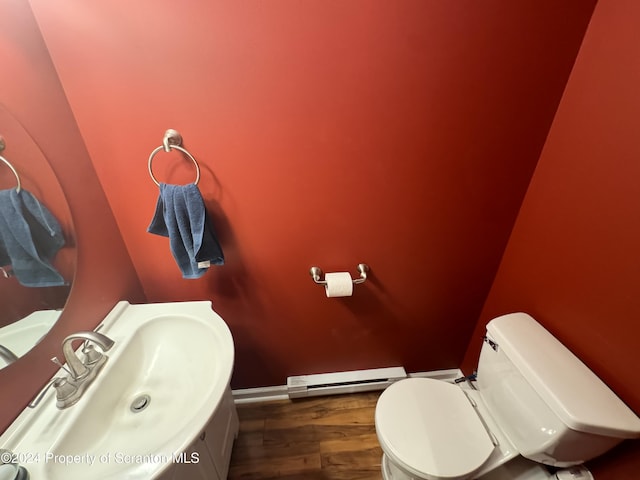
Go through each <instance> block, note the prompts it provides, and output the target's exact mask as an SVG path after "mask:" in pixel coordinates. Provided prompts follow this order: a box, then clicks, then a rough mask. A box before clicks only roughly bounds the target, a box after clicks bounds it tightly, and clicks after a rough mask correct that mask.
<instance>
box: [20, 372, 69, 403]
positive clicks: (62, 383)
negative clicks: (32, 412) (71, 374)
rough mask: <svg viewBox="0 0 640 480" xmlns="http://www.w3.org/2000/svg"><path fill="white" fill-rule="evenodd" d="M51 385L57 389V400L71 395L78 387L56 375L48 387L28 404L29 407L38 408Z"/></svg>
mask: <svg viewBox="0 0 640 480" xmlns="http://www.w3.org/2000/svg"><path fill="white" fill-rule="evenodd" d="M65 370H66V369H65ZM51 387H53V388H55V389H56V400H57V402H60V401H63V400H66V399H67V398H69V397H70V396H71V395H73V394H74V393H75V391H76V390H77V389H78V388H77V387H76V386H75V385H73V384H71V383H70V382H69V381H68V380H67V379H66V378H62V377H55V378H54V379H53V380H51V381H50V382H49V383H48V384H47V386H46V387H44V388H43V389H42V391H41V392H40V393H39V394H38V396H37V397H36V398H35V399H34V400H33V401H32V402H31V403H30V404H29V405H27V407H29V408H36V407H37V406H38V405H39V404H40V402H41V401H42V399H43V398H44V396H45V395H46V394H47V392H48V391H49V389H50V388H51Z"/></svg>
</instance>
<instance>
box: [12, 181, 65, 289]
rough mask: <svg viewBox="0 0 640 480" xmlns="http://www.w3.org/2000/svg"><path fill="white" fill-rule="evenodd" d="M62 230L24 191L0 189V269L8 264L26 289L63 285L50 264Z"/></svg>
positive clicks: (58, 246)
mask: <svg viewBox="0 0 640 480" xmlns="http://www.w3.org/2000/svg"><path fill="white" fill-rule="evenodd" d="M64 243H65V241H64V236H63V235H62V228H61V227H60V224H59V223H58V221H57V220H56V219H55V217H54V216H53V215H52V214H51V212H50V211H49V210H47V208H46V207H45V206H44V205H42V204H41V203H40V202H39V201H38V199H36V197H34V196H33V195H32V194H31V193H29V192H28V191H26V190H25V189H24V188H23V189H21V190H20V191H19V192H18V191H16V189H15V188H12V189H10V190H0V266H3V265H11V266H12V268H13V273H14V274H15V276H16V278H17V279H18V282H20V284H22V285H24V286H26V287H53V286H59V285H66V284H67V283H66V282H65V280H64V278H62V275H60V273H58V271H57V270H56V269H55V268H54V267H53V265H51V261H52V260H53V258H54V257H55V256H56V253H58V250H60V248H62V246H63V245H64Z"/></svg>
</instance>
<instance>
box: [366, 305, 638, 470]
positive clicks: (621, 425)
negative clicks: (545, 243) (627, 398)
mask: <svg viewBox="0 0 640 480" xmlns="http://www.w3.org/2000/svg"><path fill="white" fill-rule="evenodd" d="M375 425H376V433H377V436H378V440H379V443H380V446H381V448H382V451H383V452H384V455H383V458H382V474H383V478H384V479H385V480H445V479H446V480H465V479H475V478H483V477H484V478H487V479H502V478H512V479H515V478H517V479H518V480H519V479H523V480H525V479H526V480H533V479H535V480H537V479H546V478H551V476H550V475H551V474H550V473H549V471H548V470H547V469H546V468H544V467H542V465H541V464H544V465H549V466H553V467H571V466H574V465H579V464H581V463H583V462H584V461H587V460H590V459H591V458H594V457H596V456H598V455H600V454H602V453H604V452H606V451H607V450H609V449H610V448H612V447H613V446H615V445H617V444H618V443H620V442H621V441H622V440H623V439H625V438H639V437H640V419H639V418H638V417H637V416H636V415H635V413H633V411H631V410H630V409H629V407H627V406H626V405H625V404H624V403H623V402H622V401H621V400H620V399H619V398H618V397H617V396H616V395H615V394H614V393H613V392H612V391H611V390H610V389H609V388H608V387H607V386H606V385H605V384H604V383H603V382H602V381H601V380H600V379H599V378H598V377H597V376H596V375H595V374H594V373H593V372H591V370H589V369H588V368H587V367H586V365H584V364H583V363H582V362H581V361H580V360H579V359H578V358H577V357H576V356H575V355H573V354H572V353H571V352H570V351H569V350H568V349H567V348H566V347H564V345H562V344H561V343H560V342H559V341H558V340H557V339H556V338H555V337H553V336H552V335H551V334H550V333H549V332H548V331H547V330H545V329H544V328H543V327H542V326H541V325H540V324H539V323H537V322H536V321H535V320H534V319H533V318H532V317H530V316H529V315H527V314H525V313H515V314H509V315H504V316H502V317H498V318H496V319H494V320H492V321H491V322H489V324H488V325H487V336H486V337H485V343H484V344H483V347H482V350H481V354H480V362H479V365H478V374H477V382H473V383H471V382H469V383H468V384H467V383H460V384H452V383H447V382H444V381H442V380H435V379H430V378H409V379H404V380H400V381H398V382H396V383H394V384H392V385H391V386H390V387H388V388H387V389H386V390H385V391H384V392H383V393H382V394H381V395H380V397H379V399H378V403H377V405H376V412H375ZM516 464H517V465H518V467H517V470H518V473H517V475H516V474H509V473H505V472H509V471H511V472H513V471H515V470H514V466H515V465H516ZM510 467H511V468H510Z"/></svg>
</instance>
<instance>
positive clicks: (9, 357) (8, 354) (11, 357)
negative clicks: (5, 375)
mask: <svg viewBox="0 0 640 480" xmlns="http://www.w3.org/2000/svg"><path fill="white" fill-rule="evenodd" d="M0 358H1V359H3V360H4V361H5V362H7V365H9V364H10V363H13V362H15V361H16V360H17V359H18V356H17V355H16V354H15V353H13V352H12V351H11V350H9V349H8V348H7V347H5V346H4V345H2V344H0Z"/></svg>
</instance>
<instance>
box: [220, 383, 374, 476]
mask: <svg viewBox="0 0 640 480" xmlns="http://www.w3.org/2000/svg"><path fill="white" fill-rule="evenodd" d="M380 393H381V392H365V393H357V394H347V395H336V396H328V397H312V398H305V399H296V400H282V401H275V402H268V403H257V404H245V405H238V416H239V417H240V433H239V435H238V439H237V440H236V442H235V445H234V448H233V454H232V456H231V467H230V471H229V477H228V479H229V480H240V479H242V480H270V479H283V480H296V479H301V480H302V479H305V480H381V479H382V474H381V473H380V461H381V458H382V450H381V449H380V446H379V444H378V439H377V437H376V431H375V426H374V411H375V406H376V402H377V400H378V396H379V395H380Z"/></svg>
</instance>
